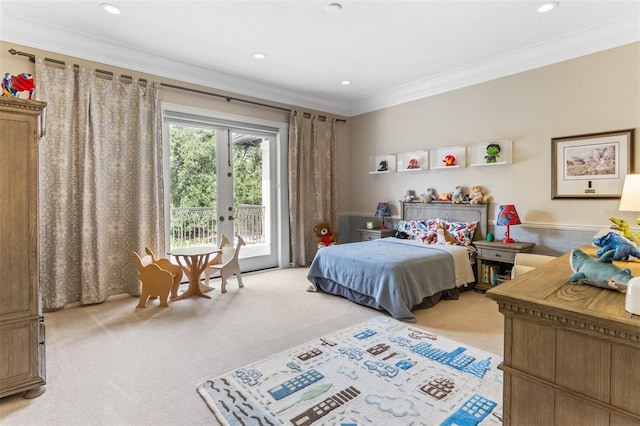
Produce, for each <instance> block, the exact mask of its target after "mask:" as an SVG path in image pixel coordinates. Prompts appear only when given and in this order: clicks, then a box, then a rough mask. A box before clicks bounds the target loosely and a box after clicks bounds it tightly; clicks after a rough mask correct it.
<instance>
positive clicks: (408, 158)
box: [397, 151, 429, 172]
mask: <svg viewBox="0 0 640 426" xmlns="http://www.w3.org/2000/svg"><path fill="white" fill-rule="evenodd" d="M428 168H429V152H428V151H410V152H401V153H399V154H398V164H397V171H398V172H419V171H422V170H427V169H428Z"/></svg>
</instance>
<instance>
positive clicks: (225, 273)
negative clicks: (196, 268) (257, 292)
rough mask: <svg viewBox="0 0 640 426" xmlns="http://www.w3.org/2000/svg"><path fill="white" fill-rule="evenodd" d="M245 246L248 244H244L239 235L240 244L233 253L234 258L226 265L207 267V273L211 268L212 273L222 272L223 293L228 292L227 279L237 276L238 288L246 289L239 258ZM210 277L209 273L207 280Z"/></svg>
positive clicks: (210, 265) (219, 264) (218, 264)
mask: <svg viewBox="0 0 640 426" xmlns="http://www.w3.org/2000/svg"><path fill="white" fill-rule="evenodd" d="M244 245H246V243H245V242H244V240H243V239H242V237H241V236H239V235H238V244H237V245H236V249H235V251H234V253H233V257H232V258H231V259H229V260H228V261H227V262H225V263H216V264H213V265H212V264H209V266H208V267H207V271H209V268H211V271H213V272H214V273H215V272H216V271H218V272H220V277H221V278H222V287H221V291H222V293H226V292H227V278H229V277H231V276H233V275H235V276H236V278H237V279H238V287H240V288H242V287H244V284H242V275H241V274H240V264H239V263H238V256H239V255H240V247H242V246H244ZM208 275H209V273H208V272H207V279H208Z"/></svg>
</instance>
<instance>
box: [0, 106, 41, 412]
mask: <svg viewBox="0 0 640 426" xmlns="http://www.w3.org/2000/svg"><path fill="white" fill-rule="evenodd" d="M44 106H45V104H44V103H43V102H38V101H29V100H24V99H16V98H9V97H0V150H1V151H2V154H0V277H2V283H0V398H2V397H4V396H7V395H12V394H15V393H20V392H25V394H24V396H25V397H27V398H30V397H34V396H38V395H39V394H40V393H42V392H43V391H44V387H43V385H44V383H45V359H44V355H45V347H44V323H43V316H42V307H41V304H40V287H39V282H38V273H39V268H38V146H37V144H38V120H39V115H40V114H41V111H42V109H43V108H44ZM0 404H1V402H0ZM0 417H1V416H0Z"/></svg>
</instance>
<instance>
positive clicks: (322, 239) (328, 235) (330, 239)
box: [313, 223, 338, 248]
mask: <svg viewBox="0 0 640 426" xmlns="http://www.w3.org/2000/svg"><path fill="white" fill-rule="evenodd" d="M313 231H314V232H315V233H316V243H317V244H318V248H321V247H328V246H334V245H336V244H338V233H337V232H332V231H331V225H330V224H328V223H320V224H318V225H316V226H315V227H314V228H313Z"/></svg>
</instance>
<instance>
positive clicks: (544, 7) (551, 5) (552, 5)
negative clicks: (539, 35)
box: [538, 1, 559, 13]
mask: <svg viewBox="0 0 640 426" xmlns="http://www.w3.org/2000/svg"><path fill="white" fill-rule="evenodd" d="M558 6H559V5H558V2H557V1H550V2H548V3H545V4H543V5H542V6H540V7H539V8H538V13H546V12H550V11H552V10H553V9H555V8H556V7H558Z"/></svg>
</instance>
